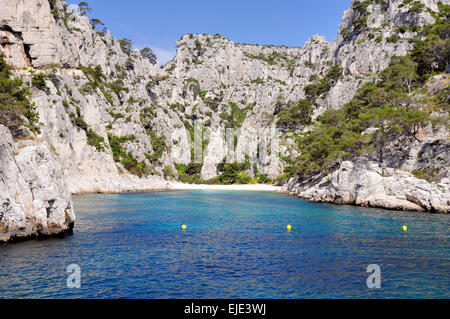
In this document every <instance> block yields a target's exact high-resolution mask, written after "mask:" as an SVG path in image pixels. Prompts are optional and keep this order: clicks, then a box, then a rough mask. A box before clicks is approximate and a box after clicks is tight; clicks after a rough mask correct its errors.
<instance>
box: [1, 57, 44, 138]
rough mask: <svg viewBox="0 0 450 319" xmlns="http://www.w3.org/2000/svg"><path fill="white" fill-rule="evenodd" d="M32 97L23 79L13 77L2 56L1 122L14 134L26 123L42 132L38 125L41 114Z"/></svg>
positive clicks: (31, 128) (37, 131)
mask: <svg viewBox="0 0 450 319" xmlns="http://www.w3.org/2000/svg"><path fill="white" fill-rule="evenodd" d="M30 98H31V92H30V90H29V89H28V88H26V87H24V83H23V81H22V80H21V79H13V78H12V74H11V72H10V68H9V66H8V64H7V63H6V62H5V61H4V60H3V59H2V58H0V124H3V125H5V126H6V127H8V128H10V129H11V131H12V133H13V135H14V134H15V129H16V128H18V127H19V126H20V125H25V124H26V126H27V127H28V128H29V129H30V130H31V131H33V132H36V133H39V132H40V130H39V127H38V126H37V124H38V122H39V114H38V113H37V111H36V105H35V104H34V103H31V102H30ZM23 118H26V119H27V121H28V124H27V123H26V122H24V120H23Z"/></svg>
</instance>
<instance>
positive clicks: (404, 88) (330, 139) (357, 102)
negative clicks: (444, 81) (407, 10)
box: [285, 3, 450, 180]
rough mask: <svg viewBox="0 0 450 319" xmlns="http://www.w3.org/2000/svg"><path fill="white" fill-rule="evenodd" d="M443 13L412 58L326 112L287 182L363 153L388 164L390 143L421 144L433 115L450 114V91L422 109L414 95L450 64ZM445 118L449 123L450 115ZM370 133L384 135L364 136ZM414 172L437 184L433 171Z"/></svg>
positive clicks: (444, 10)
mask: <svg viewBox="0 0 450 319" xmlns="http://www.w3.org/2000/svg"><path fill="white" fill-rule="evenodd" d="M439 8H440V12H439V13H436V12H432V11H431V12H430V13H431V14H432V15H433V16H434V18H435V20H436V23H435V24H434V25H430V26H425V27H424V28H423V30H422V31H420V30H419V29H417V30H416V32H422V36H423V38H422V40H417V41H416V42H415V44H414V49H413V50H412V51H411V52H410V54H409V55H407V56H404V57H392V59H391V63H390V66H389V67H388V68H387V69H385V70H384V71H383V72H381V74H380V76H379V78H380V80H379V81H378V82H377V83H376V84H375V83H367V84H365V85H364V86H363V87H362V88H361V89H360V90H359V91H358V93H357V94H356V95H355V97H354V98H353V99H352V100H351V101H350V102H349V103H347V104H346V105H345V107H344V108H343V109H340V110H329V111H327V112H325V113H324V114H323V115H322V116H320V117H319V118H318V123H316V125H315V127H314V128H313V129H312V130H311V131H310V132H308V133H306V134H304V135H302V136H300V137H299V138H298V140H297V145H298V150H299V151H300V152H301V155H300V156H299V157H298V158H297V159H296V160H295V161H292V160H290V159H286V162H287V163H288V164H289V166H288V167H287V168H286V170H285V174H286V177H289V176H292V175H295V174H300V175H302V176H303V177H309V176H312V175H313V174H316V173H318V172H321V173H322V174H325V173H327V172H329V171H332V170H333V168H335V167H337V165H339V163H340V161H341V160H346V159H351V158H353V157H355V156H359V155H362V154H364V155H369V156H375V157H377V159H378V160H379V161H382V160H383V155H384V154H383V150H384V146H385V145H386V143H388V142H389V141H392V140H393V139H396V138H399V137H400V136H407V137H410V138H412V139H416V140H418V137H417V133H418V131H419V129H420V128H421V127H424V126H425V125H428V124H433V123H434V122H433V121H434V120H432V119H431V118H430V116H429V114H430V112H431V111H432V110H434V109H436V108H438V109H439V108H440V110H441V111H444V112H445V111H446V112H448V111H449V107H448V90H443V91H442V92H441V93H439V94H438V95H437V96H435V97H430V96H429V97H428V99H429V101H431V102H427V104H424V105H420V104H419V106H417V103H416V102H415V101H414V100H413V97H412V96H411V93H412V92H413V91H414V90H417V91H418V92H421V91H423V90H425V91H426V88H425V86H424V85H425V81H426V80H427V79H428V78H429V77H430V76H432V75H434V74H439V73H440V72H443V71H444V70H445V69H446V67H447V64H448V61H449V52H450V48H449V41H450V40H449V36H448V32H447V31H446V30H449V23H448V18H449V17H448V15H449V12H450V6H448V5H443V4H442V3H439ZM430 103H431V104H430ZM427 108H428V109H427ZM445 118H446V121H448V115H447V116H446V117H445ZM444 121H445V120H444ZM368 128H377V129H378V130H373V133H371V134H364V132H365V131H366V130H367V129H368ZM414 173H415V174H416V176H418V177H421V178H427V179H429V180H432V172H423V171H415V172H414Z"/></svg>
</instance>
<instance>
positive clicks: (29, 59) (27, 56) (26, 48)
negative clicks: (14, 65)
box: [23, 43, 34, 67]
mask: <svg viewBox="0 0 450 319" xmlns="http://www.w3.org/2000/svg"><path fill="white" fill-rule="evenodd" d="M23 51H24V53H25V56H24V57H25V60H26V61H27V63H28V66H29V67H34V66H33V62H32V61H33V58H32V57H31V54H30V45H29V44H26V43H24V44H23Z"/></svg>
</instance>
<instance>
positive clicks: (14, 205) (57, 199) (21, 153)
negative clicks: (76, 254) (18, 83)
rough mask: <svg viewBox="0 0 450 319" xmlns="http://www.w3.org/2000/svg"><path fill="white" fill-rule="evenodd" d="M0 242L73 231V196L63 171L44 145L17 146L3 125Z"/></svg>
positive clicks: (30, 142) (0, 137) (22, 143)
mask: <svg viewBox="0 0 450 319" xmlns="http://www.w3.org/2000/svg"><path fill="white" fill-rule="evenodd" d="M0 205H1V206H0V241H8V240H20V239H25V238H29V237H37V236H51V235H57V234H60V233H64V232H69V231H71V230H72V228H73V226H74V222H75V215H74V211H73V204H72V198H71V194H70V192H69V189H68V187H67V184H66V181H65V178H64V175H63V174H62V171H61V167H60V165H59V163H58V162H57V160H56V158H55V155H54V154H52V153H51V151H50V150H49V146H48V145H47V144H46V143H45V142H43V141H34V140H23V141H20V142H18V143H15V142H14V141H13V139H12V136H11V133H10V132H9V130H8V129H7V128H6V127H4V126H1V125H0Z"/></svg>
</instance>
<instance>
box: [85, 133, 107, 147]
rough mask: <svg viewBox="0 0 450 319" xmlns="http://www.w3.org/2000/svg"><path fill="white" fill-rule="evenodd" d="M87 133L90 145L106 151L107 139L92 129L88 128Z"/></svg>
mask: <svg viewBox="0 0 450 319" xmlns="http://www.w3.org/2000/svg"><path fill="white" fill-rule="evenodd" d="M86 135H87V142H88V144H89V145H91V146H93V147H95V148H96V149H97V151H98V152H103V151H104V143H105V139H104V138H103V137H101V136H100V135H98V134H97V133H95V132H94V131H93V130H92V129H88V130H87V132H86Z"/></svg>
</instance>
